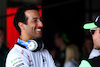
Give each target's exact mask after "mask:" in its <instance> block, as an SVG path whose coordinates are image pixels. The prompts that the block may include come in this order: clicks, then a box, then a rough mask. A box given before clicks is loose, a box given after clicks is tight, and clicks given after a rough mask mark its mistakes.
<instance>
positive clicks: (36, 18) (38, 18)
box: [33, 17, 41, 19]
mask: <svg viewBox="0 0 100 67" xmlns="http://www.w3.org/2000/svg"><path fill="white" fill-rule="evenodd" d="M33 19H41V17H40V18H33Z"/></svg>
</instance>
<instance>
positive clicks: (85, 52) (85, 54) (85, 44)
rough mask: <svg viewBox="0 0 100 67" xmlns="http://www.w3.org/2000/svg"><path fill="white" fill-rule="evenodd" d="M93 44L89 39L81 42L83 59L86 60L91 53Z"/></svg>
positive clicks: (86, 38)
mask: <svg viewBox="0 0 100 67" xmlns="http://www.w3.org/2000/svg"><path fill="white" fill-rule="evenodd" d="M92 48H93V44H92V40H91V38H90V37H85V38H84V42H83V48H82V51H83V53H82V56H83V59H88V57H89V54H90V52H91V51H92Z"/></svg>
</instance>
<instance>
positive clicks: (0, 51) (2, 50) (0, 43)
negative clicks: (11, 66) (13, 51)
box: [0, 27, 9, 67]
mask: <svg viewBox="0 0 100 67" xmlns="http://www.w3.org/2000/svg"><path fill="white" fill-rule="evenodd" d="M8 52H9V48H7V46H6V43H5V32H4V29H3V28H1V27H0V67H4V66H5V60H6V56H7V54H8Z"/></svg>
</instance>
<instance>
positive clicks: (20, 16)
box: [13, 4, 39, 34]
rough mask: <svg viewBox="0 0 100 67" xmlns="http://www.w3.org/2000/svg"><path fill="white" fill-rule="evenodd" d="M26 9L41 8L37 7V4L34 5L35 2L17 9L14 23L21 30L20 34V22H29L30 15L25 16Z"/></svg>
mask: <svg viewBox="0 0 100 67" xmlns="http://www.w3.org/2000/svg"><path fill="white" fill-rule="evenodd" d="M26 10H39V9H38V8H37V6H36V5H33V4H31V5H24V6H21V7H19V8H18V9H17V12H16V14H15V17H14V22H13V24H14V26H15V28H16V30H17V31H18V32H19V34H21V30H20V27H19V26H18V23H19V22H22V23H24V24H27V20H28V17H26V16H25V11H26Z"/></svg>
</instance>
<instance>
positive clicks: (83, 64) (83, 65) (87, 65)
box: [79, 60, 92, 67]
mask: <svg viewBox="0 0 100 67" xmlns="http://www.w3.org/2000/svg"><path fill="white" fill-rule="evenodd" d="M79 67H92V66H91V65H90V63H89V62H88V61H86V60H82V61H81V64H80V65H79Z"/></svg>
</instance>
